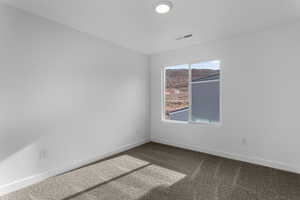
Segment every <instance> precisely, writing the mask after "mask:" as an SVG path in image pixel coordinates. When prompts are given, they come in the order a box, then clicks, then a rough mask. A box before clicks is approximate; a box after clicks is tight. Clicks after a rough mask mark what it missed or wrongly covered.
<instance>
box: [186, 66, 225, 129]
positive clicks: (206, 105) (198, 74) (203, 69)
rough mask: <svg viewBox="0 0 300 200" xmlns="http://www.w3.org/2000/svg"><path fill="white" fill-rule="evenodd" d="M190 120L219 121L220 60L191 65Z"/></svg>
mask: <svg viewBox="0 0 300 200" xmlns="http://www.w3.org/2000/svg"><path fill="white" fill-rule="evenodd" d="M191 69H192V83H191V84H192V85H191V90H192V119H191V120H192V121H194V122H208V123H211V122H219V121H220V62H219V61H210V62H202V63H196V64H193V65H191Z"/></svg>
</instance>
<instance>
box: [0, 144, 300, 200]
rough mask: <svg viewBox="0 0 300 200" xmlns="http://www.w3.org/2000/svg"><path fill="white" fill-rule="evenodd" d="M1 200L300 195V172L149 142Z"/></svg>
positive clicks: (270, 199)
mask: <svg viewBox="0 0 300 200" xmlns="http://www.w3.org/2000/svg"><path fill="white" fill-rule="evenodd" d="M0 200H300V175H297V174H293V173H289V172H284V171H280V170H275V169H271V168H267V167H262V166H257V165H253V164H248V163H244V162H239V161H234V160H229V159H225V158H221V157H217V156H212V155H208V154H204V153H197V152H193V151H188V150H184V149H179V148H175V147H170V146H166V145H161V144H156V143H148V144H145V145H143V146H140V147H138V148H135V149H132V150H129V151H126V152H123V153H122V154H119V155H116V156H114V157H111V158H108V159H105V160H102V161H99V162H97V163H93V164H91V165H88V166H85V167H82V168H80V169H77V170H73V171H71V172H69V173H66V174H63V175H60V176H56V177H52V178H49V179H47V180H45V181H43V182H41V183H38V184H36V185H32V186H30V187H27V188H25V189H22V190H20V191H17V192H13V193H11V194H8V195H6V196H3V197H0Z"/></svg>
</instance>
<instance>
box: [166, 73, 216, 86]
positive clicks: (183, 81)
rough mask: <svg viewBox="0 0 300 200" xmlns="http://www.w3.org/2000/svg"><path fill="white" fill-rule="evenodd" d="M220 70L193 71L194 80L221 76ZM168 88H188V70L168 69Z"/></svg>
mask: <svg viewBox="0 0 300 200" xmlns="http://www.w3.org/2000/svg"><path fill="white" fill-rule="evenodd" d="M219 73H220V70H211V69H192V80H195V79H200V78H205V77H207V76H211V75H216V74H219ZM166 77H167V78H166V87H167V88H181V87H187V86H188V78H189V72H188V70H178V69H177V70H176V69H168V70H167V71H166Z"/></svg>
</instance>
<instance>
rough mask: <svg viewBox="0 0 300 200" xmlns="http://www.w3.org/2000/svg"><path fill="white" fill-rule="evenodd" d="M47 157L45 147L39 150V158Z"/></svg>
mask: <svg viewBox="0 0 300 200" xmlns="http://www.w3.org/2000/svg"><path fill="white" fill-rule="evenodd" d="M46 158H47V151H46V150H45V149H43V150H41V151H40V153H39V159H40V160H44V159H46Z"/></svg>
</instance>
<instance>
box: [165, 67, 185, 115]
mask: <svg viewBox="0 0 300 200" xmlns="http://www.w3.org/2000/svg"><path fill="white" fill-rule="evenodd" d="M188 82H189V66H188V65H177V66H172V67H166V68H165V94H164V96H165V103H164V106H165V113H164V114H165V119H167V120H176V121H188V115H189V111H188V110H189V100H188V88H189V87H188V85H189V84H188Z"/></svg>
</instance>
